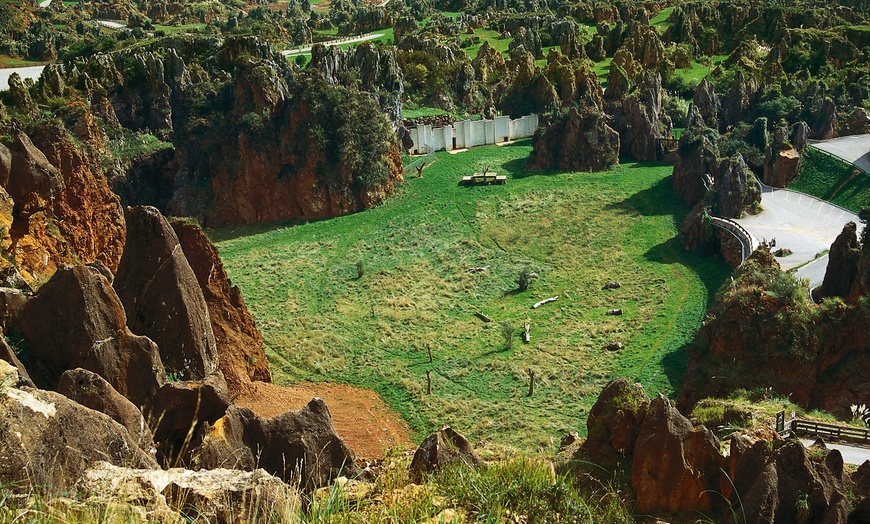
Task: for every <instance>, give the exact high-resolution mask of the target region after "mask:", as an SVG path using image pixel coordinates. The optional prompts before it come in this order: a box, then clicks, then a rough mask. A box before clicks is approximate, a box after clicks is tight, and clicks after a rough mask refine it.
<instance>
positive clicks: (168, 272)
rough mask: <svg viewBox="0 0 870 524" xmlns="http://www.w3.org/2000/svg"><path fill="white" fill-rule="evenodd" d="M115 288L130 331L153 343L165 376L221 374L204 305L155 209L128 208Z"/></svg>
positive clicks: (179, 250) (192, 377)
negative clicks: (124, 240) (124, 237)
mask: <svg viewBox="0 0 870 524" xmlns="http://www.w3.org/2000/svg"><path fill="white" fill-rule="evenodd" d="M114 286H115V290H116V291H117V293H118V297H119V298H120V299H121V303H122V304H124V309H125V310H126V311H127V324H128V325H129V326H130V329H131V330H132V331H133V332H135V333H141V334H143V335H146V336H148V337H149V338H150V339H151V340H153V341H154V342H156V343H157V345H158V346H159V347H160V356H161V358H162V360H163V365H164V366H165V367H166V369H167V372H169V373H172V374H175V375H176V376H179V377H180V378H182V379H187V380H201V379H203V378H205V377H207V376H209V375H213V374H215V373H219V372H220V368H219V365H218V356H217V344H216V342H215V338H214V332H213V331H212V328H211V320H210V318H209V314H208V305H207V304H206V302H205V298H204V297H203V293H202V290H201V289H200V287H199V282H198V281H197V279H196V275H195V274H194V272H193V270H192V269H191V268H190V264H189V263H188V262H187V259H186V258H185V256H184V251H183V250H182V247H181V245H180V244H179V242H178V237H177V236H176V235H175V231H174V230H173V229H172V226H170V225H169V222H168V221H167V220H166V219H165V218H164V217H163V215H161V214H160V212H159V211H158V210H157V209H155V208H153V207H147V206H142V207H134V208H131V209H130V210H129V212H128V215H127V243H126V246H125V249H124V255H123V256H122V257H121V262H120V263H119V264H118V272H117V274H116V275H115V283H114Z"/></svg>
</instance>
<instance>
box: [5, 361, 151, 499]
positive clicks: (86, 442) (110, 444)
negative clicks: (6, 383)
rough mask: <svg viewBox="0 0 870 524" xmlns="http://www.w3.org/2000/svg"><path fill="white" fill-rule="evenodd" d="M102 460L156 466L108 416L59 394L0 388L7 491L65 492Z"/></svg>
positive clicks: (121, 427)
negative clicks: (86, 471)
mask: <svg viewBox="0 0 870 524" xmlns="http://www.w3.org/2000/svg"><path fill="white" fill-rule="evenodd" d="M2 366H6V367H8V368H9V369H12V372H13V373H14V372H15V370H14V368H12V366H8V365H7V364H5V363H2V362H0V367H2ZM0 374H4V373H0ZM101 460H103V461H108V462H110V463H112V464H114V465H116V466H134V467H137V468H148V469H153V468H157V463H156V462H155V461H154V459H152V458H151V457H150V456H149V455H148V454H147V453H145V452H144V451H142V449H141V448H140V447H139V445H138V443H137V442H136V440H135V439H134V438H133V437H132V436H130V433H129V432H128V431H127V429H126V428H125V427H124V426H122V425H120V424H118V423H117V422H115V421H114V420H112V419H111V418H110V417H108V416H107V415H104V414H102V413H100V412H98V411H94V410H92V409H89V408H86V407H84V406H82V405H81V404H79V403H77V402H74V401H72V400H70V399H68V398H66V397H65V396H63V395H61V394H59V393H54V392H51V391H42V390H38V389H33V388H23V389H17V388H14V387H2V388H0V482H2V483H3V484H4V485H5V486H7V487H8V488H9V489H12V490H14V491H21V492H25V493H29V492H31V491H32V490H37V489H38V490H46V491H49V492H61V491H69V490H70V489H72V488H73V486H74V485H75V482H76V481H77V480H78V479H79V478H80V477H81V476H82V474H83V473H84V472H85V470H87V469H88V468H89V467H91V466H92V465H94V464H95V463H96V462H98V461H101Z"/></svg>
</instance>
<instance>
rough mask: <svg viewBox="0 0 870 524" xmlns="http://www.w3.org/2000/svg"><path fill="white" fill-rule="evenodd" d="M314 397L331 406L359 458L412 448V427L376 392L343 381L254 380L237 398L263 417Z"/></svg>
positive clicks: (278, 413)
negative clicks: (286, 382)
mask: <svg viewBox="0 0 870 524" xmlns="http://www.w3.org/2000/svg"><path fill="white" fill-rule="evenodd" d="M313 397H320V398H322V399H323V400H325V401H326V405H327V406H329V413H330V414H331V415H332V421H333V423H334V424H335V429H336V430H337V431H338V434H339V435H341V438H343V439H344V441H345V442H346V443H347V445H348V446H350V448H351V449H353V452H354V453H355V454H356V456H357V457H358V458H363V459H369V460H372V459H380V458H384V455H385V454H386V452H387V450H389V449H391V448H392V449H408V448H413V446H414V443H413V442H412V441H411V431H410V430H409V429H408V426H407V425H406V424H405V423H404V422H403V421H402V420H401V419H400V418H399V416H398V415H397V414H396V413H394V412H393V411H392V410H390V408H389V407H387V404H386V403H385V402H384V401H383V400H382V399H381V397H380V396H378V394H377V393H375V392H374V391H371V390H368V389H360V388H355V387H352V386H346V385H342V384H329V383H325V382H324V383H314V382H302V383H300V384H295V385H293V386H278V385H275V384H269V383H266V382H254V383H253V388H252V391H251V392H250V393H243V394H242V395H241V396H239V397H237V398H236V399H235V403H236V405H238V406H243V407H246V408H250V409H252V410H253V411H254V413H256V414H257V415H260V416H261V417H274V416H275V415H280V414H281V413H284V412H285V411H290V410H297V409H299V408H301V407H302V406H304V405H305V404H307V403H308V401H310V400H311V399H312V398H313Z"/></svg>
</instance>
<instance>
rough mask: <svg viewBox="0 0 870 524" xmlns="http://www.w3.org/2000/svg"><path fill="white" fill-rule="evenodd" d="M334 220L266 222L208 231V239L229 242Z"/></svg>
mask: <svg viewBox="0 0 870 524" xmlns="http://www.w3.org/2000/svg"><path fill="white" fill-rule="evenodd" d="M332 218H334V217H328V218H311V219H301V218H295V219H292V220H281V221H278V222H264V223H262V224H252V225H250V226H228V227H222V228H218V229H207V230H206V232H207V233H208V237H209V239H211V241H212V242H224V241H227V240H234V239H236V238H241V237H248V236H251V235H259V234H262V233H268V232H270V231H275V230H278V229H286V228H288V227H293V226H304V225H306V224H313V223H315V222H322V221H324V220H332Z"/></svg>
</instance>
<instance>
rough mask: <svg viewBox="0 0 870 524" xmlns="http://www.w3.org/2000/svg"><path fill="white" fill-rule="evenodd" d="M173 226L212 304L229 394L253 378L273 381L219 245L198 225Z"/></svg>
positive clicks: (249, 316) (212, 314) (260, 345)
mask: <svg viewBox="0 0 870 524" xmlns="http://www.w3.org/2000/svg"><path fill="white" fill-rule="evenodd" d="M172 228H173V229H174V230H175V233H176V235H178V241H179V242H180V243H181V248H182V250H183V251H184V255H185V257H186V258H187V261H188V263H189V264H190V267H191V269H192V270H193V273H194V275H196V280H197V282H199V287H200V289H201V290H202V293H203V297H204V298H205V302H206V304H207V305H208V313H209V315H208V316H209V320H210V321H211V327H212V331H213V332H214V336H215V342H216V344H217V350H218V359H219V362H220V369H221V371H222V372H223V374H224V378H225V379H226V381H227V387H228V389H229V393H230V394H231V395H232V394H234V393H236V392H239V391H241V390H243V389H247V388H249V387H250V382H251V381H253V380H259V381H262V382H271V381H272V376H271V374H270V373H269V363H268V362H267V361H266V353H265V352H264V351H263V338H262V337H261V336H260V332H259V330H258V329H257V326H256V325H255V324H254V319H253V317H252V316H251V313H250V312H249V311H248V308H247V307H245V302H244V300H242V293H241V291H239V288H238V287H236V286H234V285H233V284H232V282H230V278H229V276H227V272H226V271H225V270H224V266H223V262H221V259H220V255H219V254H218V251H217V248H215V247H214V245H213V244H212V243H211V241H210V240H209V239H208V237H207V236H206V235H205V232H203V230H202V229H201V228H199V227H197V226H195V225H192V224H189V223H185V222H181V221H175V222H173V223H172Z"/></svg>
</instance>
